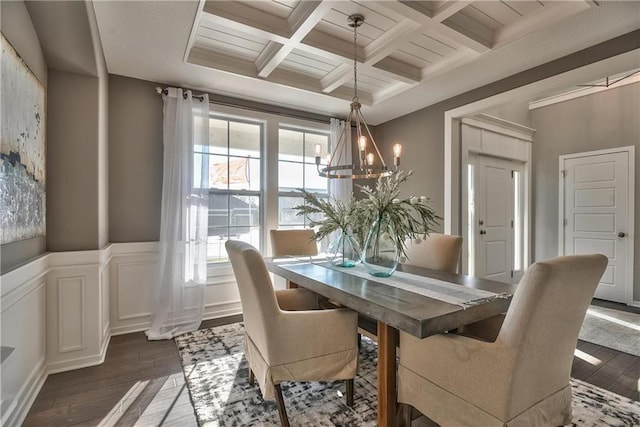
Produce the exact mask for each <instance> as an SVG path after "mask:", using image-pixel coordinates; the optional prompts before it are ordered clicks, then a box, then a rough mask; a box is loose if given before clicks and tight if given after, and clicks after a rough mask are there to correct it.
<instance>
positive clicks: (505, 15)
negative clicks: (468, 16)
mask: <svg viewBox="0 0 640 427" xmlns="http://www.w3.org/2000/svg"><path fill="white" fill-rule="evenodd" d="M473 7H474V8H475V9H476V10H477V11H479V12H481V13H483V14H484V15H486V16H487V17H491V18H492V19H493V20H495V21H496V22H499V23H500V25H501V26H502V27H504V26H507V25H509V24H511V23H513V22H515V21H517V20H518V19H520V18H522V14H521V13H519V12H518V11H517V10H516V9H513V8H512V7H509V5H507V3H505V2H502V1H483V2H475V3H474V4H473Z"/></svg>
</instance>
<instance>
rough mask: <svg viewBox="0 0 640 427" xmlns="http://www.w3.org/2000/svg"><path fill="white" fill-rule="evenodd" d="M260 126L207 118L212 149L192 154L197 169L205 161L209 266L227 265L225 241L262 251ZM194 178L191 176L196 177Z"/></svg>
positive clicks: (225, 119) (220, 118) (242, 121)
mask: <svg viewBox="0 0 640 427" xmlns="http://www.w3.org/2000/svg"><path fill="white" fill-rule="evenodd" d="M263 126H264V125H263V123H261V122H254V121H249V120H243V119H231V118H226V117H221V116H211V117H210V119H209V137H210V145H209V146H208V147H197V148H196V152H195V156H196V165H198V164H199V159H198V156H209V187H210V189H209V234H208V239H207V257H208V260H209V262H210V263H220V262H227V261H228V256H227V251H226V250H225V248H224V243H225V241H226V240H228V239H240V240H242V241H245V242H247V243H250V244H252V245H253V246H255V247H257V248H260V247H261V236H262V231H261V218H262V212H261V206H262V203H261V201H262V192H261V182H260V181H261V168H262V162H261V147H262V146H263V135H264V129H263ZM198 149H199V150H200V151H198ZM198 173H199V171H197V170H196V171H194V174H195V176H198Z"/></svg>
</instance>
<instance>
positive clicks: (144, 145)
mask: <svg viewBox="0 0 640 427" xmlns="http://www.w3.org/2000/svg"><path fill="white" fill-rule="evenodd" d="M156 86H157V84H156V83H152V82H147V81H143V80H136V79H131V78H128V77H122V76H115V75H110V76H109V241H111V242H113V243H122V242H148V241H158V239H159V237H160V202H161V198H162V150H163V148H162V98H161V97H160V96H159V95H158V94H157V93H156V92H155V90H154V89H155V87H156Z"/></svg>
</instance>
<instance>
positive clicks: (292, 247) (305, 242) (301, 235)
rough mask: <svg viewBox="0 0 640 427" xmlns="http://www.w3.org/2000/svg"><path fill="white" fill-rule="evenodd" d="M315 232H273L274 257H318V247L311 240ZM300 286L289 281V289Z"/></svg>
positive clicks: (271, 232)
mask: <svg viewBox="0 0 640 427" xmlns="http://www.w3.org/2000/svg"><path fill="white" fill-rule="evenodd" d="M313 234H314V233H313V230H311V229H309V228H305V229H302V230H297V229H296V230H271V231H270V235H271V252H272V255H273V256H274V257H283V256H287V255H292V256H300V255H302V256H315V255H318V245H317V244H316V242H314V241H313V240H311V238H312V237H313ZM297 287H298V285H297V284H295V283H293V282H291V281H289V280H287V288H288V289H291V288H297Z"/></svg>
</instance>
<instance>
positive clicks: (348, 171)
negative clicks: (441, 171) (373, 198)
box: [315, 14, 402, 179]
mask: <svg viewBox="0 0 640 427" xmlns="http://www.w3.org/2000/svg"><path fill="white" fill-rule="evenodd" d="M348 21H349V26H350V27H352V28H353V99H352V100H351V111H350V112H349V116H348V117H347V121H346V123H345V126H344V127H343V128H342V132H341V133H340V137H339V138H338V142H337V144H336V145H335V146H334V148H333V150H332V152H331V154H330V155H328V157H327V165H326V166H324V167H322V166H321V165H320V160H321V156H320V154H321V147H320V145H319V144H318V145H316V147H315V151H316V166H317V168H318V174H319V175H320V176H323V177H326V178H351V179H363V178H364V179H368V178H379V177H383V176H390V175H392V174H393V173H394V172H396V171H397V170H398V166H400V155H401V154H402V146H401V145H400V144H395V145H394V146H393V158H394V160H393V164H394V167H395V168H394V170H390V169H389V168H388V167H387V165H386V164H385V162H384V159H383V158H382V155H381V154H380V150H379V149H378V146H377V145H376V141H375V140H374V139H373V135H371V131H370V130H369V126H367V122H366V121H365V120H364V117H363V116H362V111H360V108H361V107H362V105H361V104H360V102H359V99H358V27H359V26H361V25H362V24H363V23H364V16H362V15H360V14H354V15H350V16H349V18H348ZM352 124H355V128H356V143H357V144H358V161H357V162H352V163H351V164H346V162H345V159H343V158H342V153H343V151H344V149H343V147H344V146H345V145H346V144H347V136H348V135H349V134H348V133H347V132H349V133H350V132H351V126H352ZM349 149H351V147H349ZM343 162H345V163H343Z"/></svg>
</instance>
